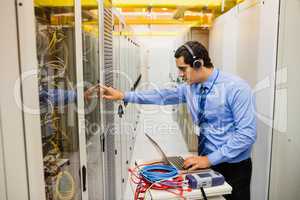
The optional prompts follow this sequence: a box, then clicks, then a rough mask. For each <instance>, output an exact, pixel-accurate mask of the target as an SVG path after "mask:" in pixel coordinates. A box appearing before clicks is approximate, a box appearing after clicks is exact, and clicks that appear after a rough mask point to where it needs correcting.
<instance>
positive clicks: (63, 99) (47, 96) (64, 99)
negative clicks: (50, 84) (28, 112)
mask: <svg viewBox="0 0 300 200" xmlns="http://www.w3.org/2000/svg"><path fill="white" fill-rule="evenodd" d="M76 97H77V94H76V91H74V90H63V89H48V90H45V89H43V90H42V91H41V92H40V101H42V102H44V103H47V101H50V102H51V103H52V104H54V105H65V104H68V103H74V102H76Z"/></svg>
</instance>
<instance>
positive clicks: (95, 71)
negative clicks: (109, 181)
mask: <svg viewBox="0 0 300 200" xmlns="http://www.w3.org/2000/svg"><path fill="white" fill-rule="evenodd" d="M100 3H101V2H100ZM81 7H82V12H81V13H82V58H83V59H82V60H83V79H84V87H85V89H88V88H91V87H94V86H95V85H96V84H98V83H99V82H100V80H102V79H101V76H102V74H103V73H102V72H101V71H100V59H101V58H102V57H101V55H100V54H99V52H100V47H101V46H103V44H102V43H101V42H100V40H99V35H100V34H99V32H100V31H101V30H103V28H102V26H101V25H102V24H101V23H99V19H100V18H101V5H99V4H98V2H97V1H95V2H94V5H93V6H85V4H83V3H81ZM101 114H102V113H101V102H100V99H99V98H98V97H97V95H96V94H94V95H93V97H92V98H91V99H89V100H87V99H85V125H86V130H85V133H86V152H87V179H88V189H89V190H88V194H89V199H91V200H102V199H104V188H103V185H104V178H103V177H104V172H103V163H104V161H105V160H104V153H103V148H102V147H103V146H102V143H101V139H102V137H103V135H102V127H101V124H102V123H101V120H102V117H101Z"/></svg>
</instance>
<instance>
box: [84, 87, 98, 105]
mask: <svg viewBox="0 0 300 200" xmlns="http://www.w3.org/2000/svg"><path fill="white" fill-rule="evenodd" d="M99 87H100V86H99V85H98V84H97V85H94V86H92V87H90V88H88V89H87V90H85V91H84V100H85V101H87V102H89V101H90V100H91V99H92V98H93V97H95V93H96V94H97V93H98V91H99Z"/></svg>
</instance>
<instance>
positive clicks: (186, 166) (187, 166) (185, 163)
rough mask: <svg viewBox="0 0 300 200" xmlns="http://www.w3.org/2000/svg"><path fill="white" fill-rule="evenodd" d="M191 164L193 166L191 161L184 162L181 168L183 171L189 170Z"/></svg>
mask: <svg viewBox="0 0 300 200" xmlns="http://www.w3.org/2000/svg"><path fill="white" fill-rule="evenodd" d="M193 164H194V162H193V160H192V159H189V160H185V161H184V163H183V167H184V168H185V169H187V168H190V167H191V166H192V165H193Z"/></svg>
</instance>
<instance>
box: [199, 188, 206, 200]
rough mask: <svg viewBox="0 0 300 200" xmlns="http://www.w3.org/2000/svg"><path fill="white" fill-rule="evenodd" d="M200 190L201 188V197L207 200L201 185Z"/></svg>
mask: <svg viewBox="0 0 300 200" xmlns="http://www.w3.org/2000/svg"><path fill="white" fill-rule="evenodd" d="M200 190H201V194H202V197H203V199H204V200H207V197H206V194H205V191H204V189H203V187H200Z"/></svg>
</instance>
